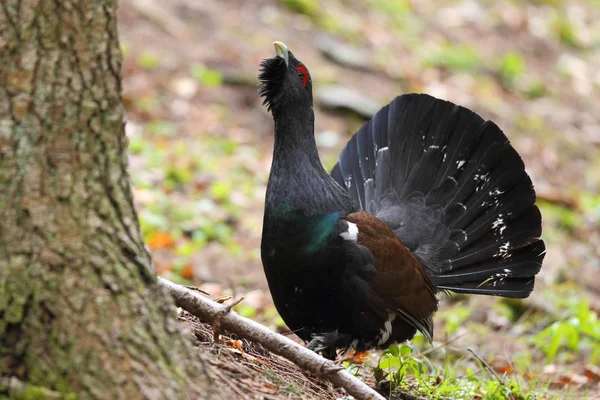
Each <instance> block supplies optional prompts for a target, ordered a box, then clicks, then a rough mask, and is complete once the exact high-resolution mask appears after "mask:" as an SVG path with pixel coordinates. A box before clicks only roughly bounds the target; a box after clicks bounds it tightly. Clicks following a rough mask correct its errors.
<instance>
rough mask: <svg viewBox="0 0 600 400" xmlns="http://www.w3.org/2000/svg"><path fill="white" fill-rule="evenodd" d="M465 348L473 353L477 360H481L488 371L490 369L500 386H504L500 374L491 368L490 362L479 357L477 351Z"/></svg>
mask: <svg viewBox="0 0 600 400" xmlns="http://www.w3.org/2000/svg"><path fill="white" fill-rule="evenodd" d="M467 350H468V351H469V353H471V354H473V356H475V358H476V359H478V360H479V362H481V363H482V364H483V366H484V367H485V368H486V369H487V370H488V371H490V372H491V373H492V374H494V376H495V377H496V379H498V382H500V384H501V385H502V386H504V381H503V380H502V379H501V378H500V376H498V374H497V373H496V371H494V368H492V367H491V365H490V364H488V363H487V362H485V360H484V359H483V358H481V357H479V355H478V354H477V353H475V352H474V351H473V350H471V349H467Z"/></svg>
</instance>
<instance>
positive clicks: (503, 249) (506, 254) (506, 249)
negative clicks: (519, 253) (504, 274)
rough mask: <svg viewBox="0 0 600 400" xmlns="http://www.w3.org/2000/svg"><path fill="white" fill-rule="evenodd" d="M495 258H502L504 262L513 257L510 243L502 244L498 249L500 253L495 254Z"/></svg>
mask: <svg viewBox="0 0 600 400" xmlns="http://www.w3.org/2000/svg"><path fill="white" fill-rule="evenodd" d="M494 257H500V258H502V259H503V260H506V259H507V258H510V257H512V254H510V242H506V243H504V244H502V245H501V246H500V247H499V248H498V252H497V253H496V254H494Z"/></svg>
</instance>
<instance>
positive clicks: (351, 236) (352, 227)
mask: <svg viewBox="0 0 600 400" xmlns="http://www.w3.org/2000/svg"><path fill="white" fill-rule="evenodd" d="M340 236H341V237H343V238H344V240H350V241H352V242H356V240H357V239H358V226H356V224H353V223H352V222H348V230H347V231H346V232H342V233H340Z"/></svg>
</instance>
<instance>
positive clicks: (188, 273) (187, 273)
mask: <svg viewBox="0 0 600 400" xmlns="http://www.w3.org/2000/svg"><path fill="white" fill-rule="evenodd" d="M181 276H182V277H184V278H185V279H192V277H193V276H194V269H193V268H192V265H191V264H186V265H185V267H183V269H182V270H181Z"/></svg>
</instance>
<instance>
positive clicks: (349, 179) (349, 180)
mask: <svg viewBox="0 0 600 400" xmlns="http://www.w3.org/2000/svg"><path fill="white" fill-rule="evenodd" d="M344 183H345V184H346V187H347V188H348V189H350V188H351V187H352V175H348V176H347V177H345V178H344Z"/></svg>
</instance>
